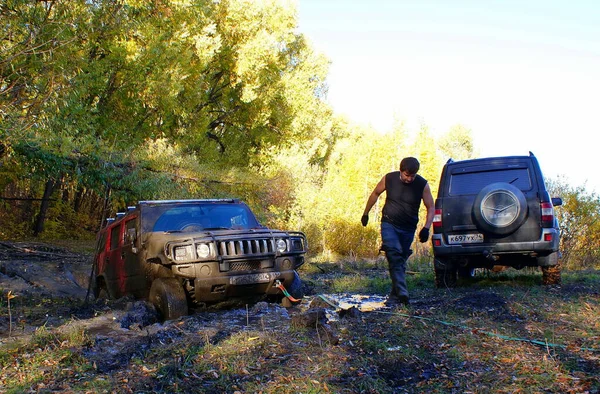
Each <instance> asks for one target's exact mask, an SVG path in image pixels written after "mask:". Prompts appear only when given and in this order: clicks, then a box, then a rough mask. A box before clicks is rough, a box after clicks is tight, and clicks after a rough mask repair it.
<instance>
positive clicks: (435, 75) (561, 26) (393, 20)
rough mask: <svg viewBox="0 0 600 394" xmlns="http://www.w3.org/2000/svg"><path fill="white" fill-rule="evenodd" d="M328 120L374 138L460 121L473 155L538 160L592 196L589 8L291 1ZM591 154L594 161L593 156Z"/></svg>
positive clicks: (599, 41)
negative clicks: (318, 74) (319, 78)
mask: <svg viewBox="0 0 600 394" xmlns="http://www.w3.org/2000/svg"><path fill="white" fill-rule="evenodd" d="M297 7H298V30H299V32H300V33H303V34H304V35H305V36H306V37H307V38H308V39H309V40H310V42H311V44H312V46H313V47H314V48H315V49H317V50H318V51H320V52H322V53H324V54H325V55H326V56H327V57H328V58H329V60H330V62H331V64H330V71H329V76H328V79H327V84H328V87H329V91H328V95H327V100H328V102H329V104H331V106H332V107H333V108H334V110H335V112H336V113H339V114H345V115H347V116H348V117H349V118H350V119H351V120H353V121H355V122H357V123H362V124H366V125H371V126H372V127H374V128H376V129H377V130H379V131H381V132H385V131H386V130H390V129H391V127H392V125H393V123H394V120H395V119H397V120H399V121H403V122H404V123H405V124H406V125H407V127H409V130H410V129H412V130H417V129H418V127H419V125H420V124H422V123H424V124H425V125H427V126H428V127H429V130H430V131H431V132H432V133H433V134H434V135H440V134H441V133H445V132H447V131H448V130H450V128H451V127H452V126H454V125H457V124H460V125H463V126H465V127H467V128H469V129H470V130H471V131H472V133H473V139H474V143H475V147H476V149H478V150H479V152H480V156H502V155H527V154H529V152H530V151H531V152H533V154H534V155H535V156H536V157H537V158H538V160H539V162H540V165H541V166H542V171H543V173H544V176H545V177H546V178H557V177H560V178H561V179H562V180H563V181H565V182H566V183H567V184H569V185H570V186H573V187H578V186H584V187H585V190H586V191H589V192H595V193H598V192H600V176H599V175H597V174H596V170H597V168H598V162H599V161H600V160H598V159H600V151H598V149H597V145H598V136H599V135H600V2H598V1H587V0H571V1H567V0H561V1H557V0H544V1H538V0H520V1H513V0H496V1H491V0H472V1H466V0H414V1H406V0H357V1H353V0H297ZM597 155H598V156H597Z"/></svg>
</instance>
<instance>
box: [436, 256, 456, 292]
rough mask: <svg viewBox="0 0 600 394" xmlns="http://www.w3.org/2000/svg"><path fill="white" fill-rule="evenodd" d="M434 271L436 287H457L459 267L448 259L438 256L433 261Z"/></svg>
mask: <svg viewBox="0 0 600 394" xmlns="http://www.w3.org/2000/svg"><path fill="white" fill-rule="evenodd" d="M433 273H434V275H435V287H436V288H438V289H446V288H449V287H456V273H457V269H456V267H455V266H454V264H452V263H451V262H449V261H448V260H446V259H442V258H436V259H435V260H434V262H433Z"/></svg>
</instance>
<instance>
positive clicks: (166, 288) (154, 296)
mask: <svg viewBox="0 0 600 394" xmlns="http://www.w3.org/2000/svg"><path fill="white" fill-rule="evenodd" d="M150 302H152V304H154V306H155V307H156V309H157V310H158V313H159V314H160V316H161V317H162V319H163V320H173V319H177V318H179V317H181V316H185V315H187V314H188V304H187V298H186V296H185V291H184V290H183V286H181V283H180V282H179V280H177V279H176V278H157V279H155V280H154V281H153V282H152V287H150Z"/></svg>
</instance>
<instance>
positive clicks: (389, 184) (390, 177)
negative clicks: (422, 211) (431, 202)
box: [381, 171, 427, 231]
mask: <svg viewBox="0 0 600 394" xmlns="http://www.w3.org/2000/svg"><path fill="white" fill-rule="evenodd" d="M426 184H427V180H426V179H425V178H423V177H422V176H421V175H417V176H416V177H415V180H414V181H413V182H411V183H404V182H402V181H401V180H400V171H394V172H390V173H388V174H386V175H385V191H386V198H385V204H384V206H383V212H382V217H381V221H382V222H388V223H391V224H393V225H395V226H398V227H400V228H402V229H405V230H409V231H415V230H416V229H417V223H418V222H419V207H420V206H421V200H422V199H423V189H425V185H426Z"/></svg>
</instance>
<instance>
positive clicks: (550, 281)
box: [541, 264, 562, 285]
mask: <svg viewBox="0 0 600 394" xmlns="http://www.w3.org/2000/svg"><path fill="white" fill-rule="evenodd" d="M541 268H542V284H544V285H560V283H561V275H560V274H561V270H562V267H561V265H560V264H557V265H549V266H547V267H541Z"/></svg>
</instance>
